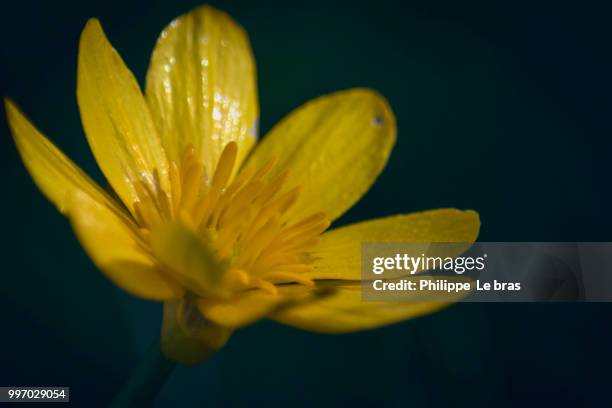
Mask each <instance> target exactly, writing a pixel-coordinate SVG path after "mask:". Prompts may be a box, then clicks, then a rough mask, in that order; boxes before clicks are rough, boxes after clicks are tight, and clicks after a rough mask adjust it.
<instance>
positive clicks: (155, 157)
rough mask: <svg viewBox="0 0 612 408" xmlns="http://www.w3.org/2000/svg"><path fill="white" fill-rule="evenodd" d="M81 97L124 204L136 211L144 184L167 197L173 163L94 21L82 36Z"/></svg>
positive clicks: (96, 146) (92, 138)
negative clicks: (138, 187) (134, 208)
mask: <svg viewBox="0 0 612 408" xmlns="http://www.w3.org/2000/svg"><path fill="white" fill-rule="evenodd" d="M77 98H78V102H79V108H80V111H81V121H82V122H83V127H84V129H85V133H86V134H87V140H88V141H89V145H90V147H91V150H92V151H93V153H94V156H95V157H96V160H97V162H98V164H99V165H100V168H101V169H102V172H103V173H104V175H105V176H106V178H107V179H108V181H109V183H110V184H111V185H112V186H113V188H114V189H115V191H116V192H117V194H118V195H119V197H121V199H122V200H123V202H124V203H125V205H126V206H127V207H128V208H130V209H132V204H133V203H134V201H136V200H138V195H137V189H136V186H135V184H136V183H139V182H143V183H144V184H145V186H146V187H147V188H148V189H149V190H150V191H152V192H156V193H157V192H160V189H161V191H164V192H166V193H167V192H168V191H169V185H170V184H169V181H168V161H167V158H166V154H165V152H164V150H163V148H162V145H161V142H160V140H159V137H158V134H157V131H156V129H155V126H154V124H153V120H152V118H151V113H150V112H149V108H148V106H147V104H146V101H145V99H144V96H143V95H142V93H141V91H140V88H139V86H138V83H137V82H136V79H135V78H134V76H133V75H132V73H131V72H130V71H129V69H128V68H127V67H126V66H125V64H124V62H123V60H122V59H121V57H120V56H119V54H118V53H117V51H115V49H114V48H113V47H112V46H111V44H110V43H109V42H108V39H107V38H106V36H105V35H104V32H103V31H102V27H101V26H100V23H99V22H98V20H95V19H91V20H89V21H88V22H87V25H86V26H85V29H84V30H83V33H82V34H81V43H80V48H79V61H78V77H77Z"/></svg>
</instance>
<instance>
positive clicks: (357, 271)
mask: <svg viewBox="0 0 612 408" xmlns="http://www.w3.org/2000/svg"><path fill="white" fill-rule="evenodd" d="M479 229H480V219H479V217H478V213H476V212H475V211H471V210H468V211H460V210H456V209H440V210H431V211H424V212H418V213H413V214H407V215H396V216H392V217H387V218H380V219H376V220H372V221H366V222H360V223H357V224H353V225H348V226H346V227H342V228H338V229H334V230H332V231H329V232H327V233H325V234H323V235H322V237H321V241H320V243H319V244H318V245H317V247H316V248H315V249H314V250H313V252H312V255H313V257H314V258H315V262H314V271H313V272H312V275H309V276H310V277H311V278H312V279H344V280H360V279H361V244H362V243H363V242H414V243H429V242H461V243H463V242H466V243H467V242H474V241H475V240H476V238H477V237H478V231H479ZM452 249H455V248H452ZM457 249H460V248H459V247H457ZM460 252H462V251H460ZM456 255H458V254H452V253H449V254H448V255H447V256H456Z"/></svg>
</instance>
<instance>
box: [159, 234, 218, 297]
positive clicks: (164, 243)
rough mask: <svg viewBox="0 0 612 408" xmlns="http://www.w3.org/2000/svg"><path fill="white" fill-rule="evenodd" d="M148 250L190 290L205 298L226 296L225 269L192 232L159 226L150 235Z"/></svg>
mask: <svg viewBox="0 0 612 408" xmlns="http://www.w3.org/2000/svg"><path fill="white" fill-rule="evenodd" d="M151 248H152V249H153V253H154V254H155V257H156V259H158V260H159V261H160V262H161V263H162V264H164V266H166V267H167V268H168V269H169V270H170V271H171V273H172V276H174V277H175V278H176V279H177V280H178V281H179V282H181V284H183V285H184V286H185V287H186V288H187V289H189V291H191V292H193V293H196V294H197V295H199V296H204V297H208V296H215V297H225V296H227V290H226V288H225V287H224V285H223V283H224V282H223V275H224V273H225V270H226V267H225V265H222V264H221V263H220V262H219V261H218V260H217V258H216V256H215V254H214V252H213V251H212V249H210V248H209V246H208V245H206V243H205V242H204V240H203V239H202V238H201V237H200V236H199V235H197V234H196V233H195V232H193V231H191V230H190V229H188V228H186V227H184V226H182V225H180V224H174V223H167V224H162V225H160V226H158V227H156V228H154V229H153V231H152V232H151Z"/></svg>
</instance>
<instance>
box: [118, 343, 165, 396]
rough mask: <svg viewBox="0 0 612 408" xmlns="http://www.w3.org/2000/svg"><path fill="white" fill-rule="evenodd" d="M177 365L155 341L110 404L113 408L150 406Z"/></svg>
mask: <svg viewBox="0 0 612 408" xmlns="http://www.w3.org/2000/svg"><path fill="white" fill-rule="evenodd" d="M175 365H176V364H175V363H173V362H171V361H170V360H168V359H166V358H165V357H164V356H163V355H162V353H161V351H160V348H159V340H157V341H155V342H154V343H153V344H152V345H151V347H150V348H149V349H148V350H147V352H146V354H145V355H144V357H143V358H142V360H141V361H140V363H138V365H137V366H136V368H135V369H134V371H133V372H132V374H130V377H129V378H128V380H127V381H126V382H125V384H123V387H122V388H121V390H120V391H119V393H118V394H117V395H116V396H115V398H114V399H113V401H112V402H111V404H110V407H112V408H120V407H133V406H149V405H151V403H152V402H153V400H154V399H155V397H156V396H157V394H158V392H159V391H160V390H161V388H162V387H163V385H164V384H165V383H166V380H167V379H168V377H169V376H170V373H172V370H173V369H174V367H175Z"/></svg>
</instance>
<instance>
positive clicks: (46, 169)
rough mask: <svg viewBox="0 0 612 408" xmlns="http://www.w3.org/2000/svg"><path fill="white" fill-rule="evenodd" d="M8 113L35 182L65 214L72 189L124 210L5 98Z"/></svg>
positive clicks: (117, 210)
mask: <svg viewBox="0 0 612 408" xmlns="http://www.w3.org/2000/svg"><path fill="white" fill-rule="evenodd" d="M5 109H6V115H7V118H8V123H9V126H10V128H11V133H12V134H13V138H14V139H15V145H16V146H17V150H18V151H19V154H20V156H21V159H22V160H23V163H24V164H25V166H26V168H27V169H28V171H29V173H30V175H31V176H32V178H33V179H34V182H35V183H36V185H37V186H38V188H40V189H41V191H42V192H43V193H44V194H45V196H46V197H47V198H48V199H49V201H51V202H52V203H53V204H54V205H55V206H56V207H57V209H58V210H59V211H60V212H61V213H63V214H65V213H66V212H67V207H68V201H69V199H70V195H71V193H72V192H74V191H76V190H81V191H83V192H85V193H87V195H89V196H90V197H91V198H92V199H93V200H95V201H97V202H99V203H103V204H104V205H106V206H108V207H110V208H113V210H114V211H115V212H117V213H120V212H122V211H121V210H120V207H119V206H118V205H117V204H116V203H115V201H114V200H113V199H112V198H110V197H109V196H108V194H106V193H105V192H104V190H102V189H101V188H100V187H99V186H98V185H97V184H96V183H95V182H94V181H93V180H91V179H90V178H89V177H88V176H87V174H85V173H84V172H83V171H82V170H81V169H80V168H79V167H78V166H77V165H76V164H74V163H73V162H72V161H71V160H70V159H69V158H68V157H66V156H65V155H64V153H62V152H61V151H60V150H59V149H58V148H57V147H56V146H55V145H54V144H53V143H51V141H49V140H48V139H47V138H46V137H45V136H44V135H43V134H42V133H40V132H39V131H38V130H37V129H36V128H35V127H34V125H32V124H31V123H30V122H29V121H28V119H27V118H26V117H25V115H24V114H23V113H22V112H21V111H20V110H19V108H18V107H17V106H16V105H15V104H14V103H13V102H12V101H10V100H8V99H7V100H5Z"/></svg>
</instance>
